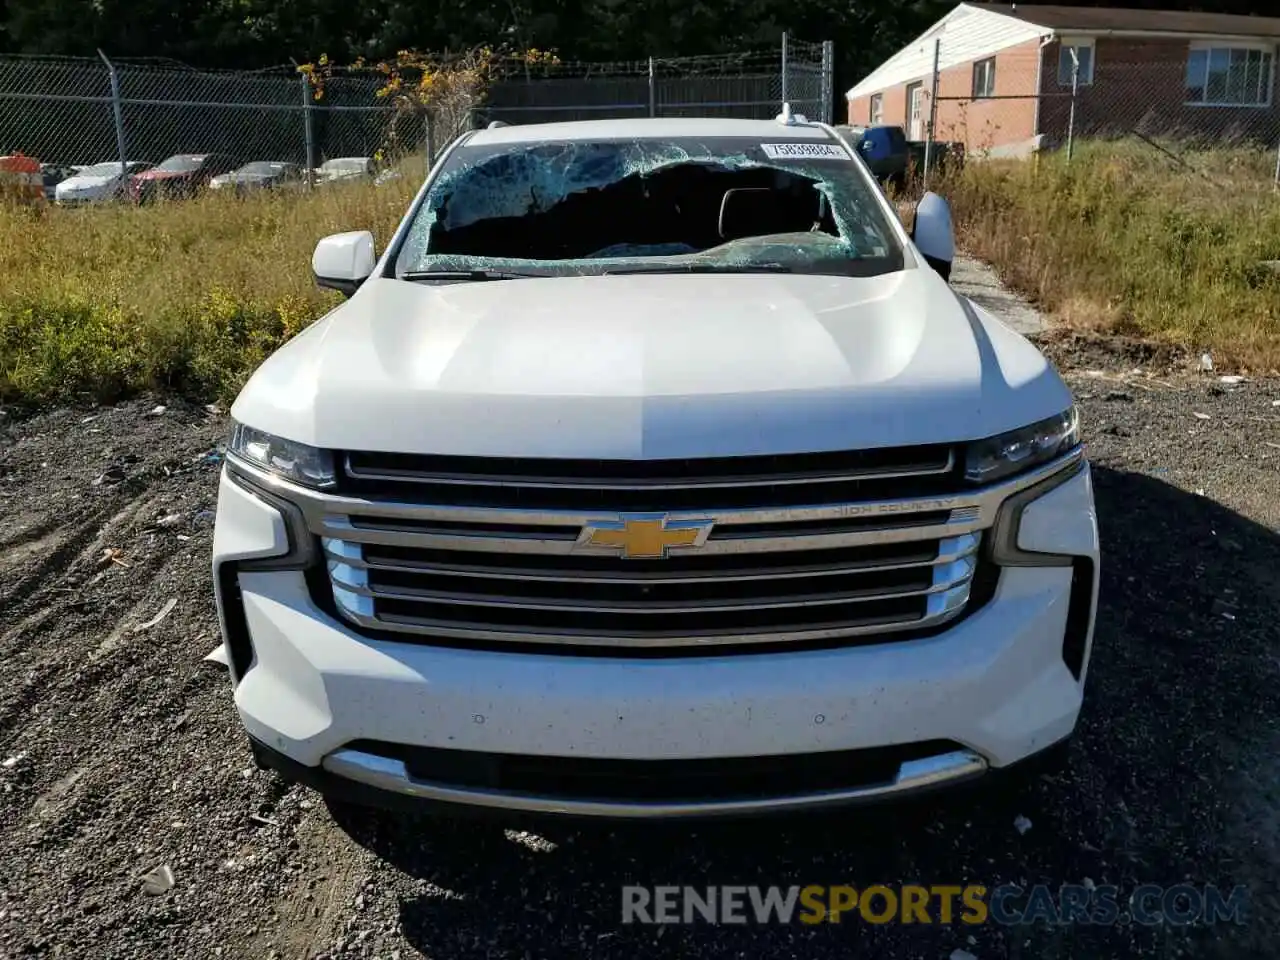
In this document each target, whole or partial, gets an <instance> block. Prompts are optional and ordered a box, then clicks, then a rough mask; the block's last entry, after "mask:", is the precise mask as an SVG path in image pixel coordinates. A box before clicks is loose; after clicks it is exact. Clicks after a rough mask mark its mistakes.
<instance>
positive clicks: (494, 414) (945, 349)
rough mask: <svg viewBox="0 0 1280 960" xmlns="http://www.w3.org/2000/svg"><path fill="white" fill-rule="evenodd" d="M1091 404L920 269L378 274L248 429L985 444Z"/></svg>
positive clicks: (280, 374) (270, 366) (352, 442)
mask: <svg viewBox="0 0 1280 960" xmlns="http://www.w3.org/2000/svg"><path fill="white" fill-rule="evenodd" d="M1070 402H1071V397H1070V393H1069V391H1068V390H1067V388H1066V387H1065V385H1064V384H1063V383H1062V381H1061V380H1060V379H1059V377H1058V376H1057V374H1056V373H1055V372H1054V371H1053V369H1052V367H1050V366H1049V365H1048V363H1047V362H1046V361H1045V359H1044V358H1043V357H1042V356H1041V355H1040V353H1039V352H1038V351H1037V350H1036V349H1035V347H1033V346H1032V345H1031V344H1030V343H1029V342H1028V341H1026V340H1025V339H1023V338H1022V337H1021V336H1020V335H1018V334H1016V333H1014V332H1013V331H1011V330H1010V329H1008V328H1007V327H1005V326H1003V325H1002V324H1000V323H999V322H998V321H996V320H995V319H994V318H992V317H990V315H988V314H984V313H983V312H982V311H980V310H977V308H974V312H973V313H972V314H970V313H969V312H967V311H966V310H965V308H964V307H963V306H962V303H961V301H960V300H959V299H958V298H957V297H956V295H955V294H954V292H953V291H952V290H951V288H950V287H948V286H947V285H946V284H945V283H944V282H943V281H942V280H941V278H939V277H938V276H937V274H936V273H934V272H933V271H932V270H927V269H908V270H906V271H903V272H900V273H896V274H891V275H888V276H883V277H875V278H870V279H851V278H838V277H823V276H805V275H798V274H782V275H779V274H735V275H725V274H722V275H705V274H703V275H671V274H650V275H632V276H614V277H571V278H556V279H522V280H510V281H485V282H462V283H456V284H447V285H441V286H430V285H426V284H418V283H409V282H404V281H399V280H389V279H373V280H370V281H368V282H366V283H365V285H364V286H363V287H362V288H361V289H360V291H359V292H358V293H356V295H355V296H354V297H352V298H351V300H349V301H348V302H347V303H345V304H343V305H342V306H341V307H339V308H338V309H336V310H334V311H333V312H331V313H330V314H329V315H328V316H326V317H324V318H323V319H321V320H320V321H318V322H317V323H316V324H314V325H313V326H312V327H311V328H310V329H308V330H307V331H305V332H304V333H302V334H300V335H299V336H298V337H296V338H295V339H294V340H293V341H292V342H290V343H289V344H287V345H286V346H285V347H283V348H282V349H281V350H280V351H278V352H277V353H276V354H275V355H274V356H272V357H271V358H270V359H269V360H267V362H266V363H265V364H264V365H263V366H262V367H261V368H260V369H259V370H258V372H257V373H256V374H255V375H254V376H253V378H252V379H251V380H250V382H249V384H248V385H247V386H246V387H245V389H244V391H243V392H242V393H241V395H240V397H239V398H238V399H237V400H236V402H235V405H234V406H233V408H232V415H233V416H234V417H235V418H236V419H237V420H239V421H241V422H244V423H247V424H249V425H251V426H253V427H257V428H259V429H262V430H266V431H269V432H271V433H274V434H277V435H280V436H284V437H288V438H290V439H292V440H296V441H300V442H303V443H309V444H313V445H315V446H319V447H329V448H334V449H347V450H352V449H355V450H371V451H397V452H404V453H441V454H462V455H476V456H532V457H539V456H545V457H600V458H647V459H660V458H668V457H706V456H738V455H749V454H761V453H793V452H803V451H815V452H816V451H822V450H838V449H857V448H870V447H880V446H896V445H901V444H914V443H938V442H954V441H960V440H971V439H976V438H979V437H983V436H990V435H992V434H995V433H1000V432H1002V431H1005V430H1010V429H1014V428H1017V427H1020V426H1025V425H1026V424H1029V423H1032V422H1034V421H1035V420H1038V419H1040V418H1043V417H1047V416H1051V415H1053V414H1055V413H1059V412H1061V411H1062V410H1064V409H1066V407H1067V406H1068V405H1069V404H1070Z"/></svg>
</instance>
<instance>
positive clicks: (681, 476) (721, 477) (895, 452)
mask: <svg viewBox="0 0 1280 960" xmlns="http://www.w3.org/2000/svg"><path fill="white" fill-rule="evenodd" d="M343 466H344V472H343V477H342V490H343V492H344V493H350V494H355V495H368V494H372V495H375V496H397V497H401V498H405V499H410V500H421V501H426V502H433V503H450V504H457V505H460V506H477V507H491V508H505V509H543V510H571V511H572V510H581V509H584V508H587V509H590V508H596V507H601V508H605V509H612V510H624V511H643V510H660V511H667V512H672V511H679V510H700V509H728V508H735V507H748V508H754V507H765V506H787V505H802V504H813V503H839V502H842V501H852V500H866V499H873V498H877V497H893V496H926V495H928V494H930V493H937V492H938V491H940V490H946V491H954V489H955V488H956V486H957V480H958V471H957V461H956V456H955V452H954V450H952V449H951V448H950V447H947V446H926V447H912V448H905V449H903V448H890V449H884V450H862V451H838V452H833V453H814V454H791V455H779V456H751V457H718V458H711V459H703V460H571V459H567V460H552V459H538V458H498V457H493V458H486V457H431V456H416V455H408V454H388V453H357V452H351V453H348V454H346V456H345V457H344V458H343Z"/></svg>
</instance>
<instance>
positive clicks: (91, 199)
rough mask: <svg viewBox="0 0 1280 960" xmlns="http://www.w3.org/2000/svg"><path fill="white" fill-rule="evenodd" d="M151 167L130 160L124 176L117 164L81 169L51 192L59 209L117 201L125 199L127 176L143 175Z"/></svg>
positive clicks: (108, 163) (111, 163)
mask: <svg viewBox="0 0 1280 960" xmlns="http://www.w3.org/2000/svg"><path fill="white" fill-rule="evenodd" d="M150 167H151V164H149V163H144V162H142V161H141V160H130V161H129V162H128V164H127V165H126V168H125V170H124V172H121V168H120V161H119V160H108V161H106V162H104V163H95V164H93V165H92V166H88V167H80V168H79V172H77V173H76V174H75V175H73V176H70V177H67V179H65V180H63V181H62V182H60V183H59V184H58V185H57V186H56V187H55V188H54V200H55V201H56V202H57V203H58V204H59V205H61V206H75V205H77V204H82V203H101V202H103V201H105V200H117V199H119V198H120V197H122V196H124V194H125V192H126V190H127V188H128V184H129V177H130V175H131V174H135V173H142V171H144V170H147V169H149V168H150Z"/></svg>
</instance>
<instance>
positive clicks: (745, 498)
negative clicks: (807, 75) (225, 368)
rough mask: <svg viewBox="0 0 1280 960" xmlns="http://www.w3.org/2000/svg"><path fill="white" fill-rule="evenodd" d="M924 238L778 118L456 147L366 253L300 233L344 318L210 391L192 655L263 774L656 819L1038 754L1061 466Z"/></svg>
mask: <svg viewBox="0 0 1280 960" xmlns="http://www.w3.org/2000/svg"><path fill="white" fill-rule="evenodd" d="M673 158H680V159H679V160H673ZM744 161H745V162H744ZM531 197H534V198H536V200H537V202H536V203H531V202H530V198H531ZM954 253H955V239H954V235H953V231H952V219H951V213H950V209H949V207H948V205H947V203H946V201H945V200H943V199H942V198H941V197H939V196H938V195H936V194H932V193H929V194H926V195H925V196H924V198H923V199H922V200H921V201H920V203H919V205H918V208H917V211H916V214H915V219H914V225H913V226H912V227H911V228H910V229H908V228H906V227H905V226H904V225H903V224H902V223H901V222H900V221H899V219H898V216H897V213H896V211H895V209H894V207H893V205H892V204H891V203H890V202H889V200H888V198H887V197H886V196H885V194H884V193H883V191H882V190H881V189H880V188H879V187H878V186H877V183H876V181H875V179H874V178H873V177H872V176H871V174H870V172H869V171H868V170H867V168H866V166H865V165H864V164H861V163H857V162H855V161H854V158H853V157H851V156H850V154H849V151H848V149H847V148H846V147H845V146H843V145H842V144H841V142H840V139H839V137H838V135H837V133H836V132H835V131H834V130H833V129H832V128H831V127H829V126H826V125H823V124H818V123H811V122H808V121H802V120H799V119H797V118H795V117H794V116H787V115H786V114H785V113H784V115H783V116H782V117H780V118H779V120H777V121H760V120H755V121H752V120H727V119H710V118H704V119H692V118H691V119H676V118H669V119H647V118H646V119H638V120H625V121H624V120H602V121H586V122H577V123H563V124H540V125H536V126H529V127H524V128H508V129H501V130H476V131H471V132H468V133H465V134H463V135H462V136H461V137H460V138H459V139H458V140H457V141H455V142H454V144H453V145H452V146H451V147H450V148H449V149H448V151H447V152H446V154H445V155H444V157H443V158H442V160H441V161H440V163H439V164H438V166H437V167H436V168H435V170H434V171H433V174H432V176H431V177H430V178H429V179H428V182H427V183H426V184H425V186H424V189H423V190H422V191H421V192H420V193H419V194H418V195H417V197H415V199H414V200H413V201H412V202H411V205H410V207H409V209H408V210H407V212H406V215H405V217H404V218H403V220H402V221H401V223H400V225H399V227H398V229H397V230H396V231H395V233H394V234H393V235H392V237H391V238H390V242H389V243H388V245H387V247H386V249H385V250H384V251H383V252H382V253H381V255H378V254H377V253H375V248H374V239H373V235H372V234H371V233H369V232H367V231H354V232H350V233H341V234H337V235H334V236H331V237H327V238H325V239H323V240H321V241H320V242H319V244H318V245H317V246H316V248H315V253H314V255H313V257H312V260H311V266H312V270H313V272H314V274H315V276H316V278H317V281H318V283H319V284H320V285H321V286H324V287H328V288H332V289H334V290H339V291H341V292H342V293H343V294H345V295H346V296H347V297H348V299H347V300H346V301H345V302H344V303H342V304H340V305H339V306H337V307H336V309H334V310H332V311H330V312H329V313H327V314H326V315H325V316H324V317H322V318H321V319H320V320H318V321H316V323H315V325H313V326H312V327H311V328H310V329H309V330H308V331H307V332H306V333H304V334H302V335H300V336H298V337H295V338H294V339H292V340H291V341H289V342H288V343H286V344H285V345H284V346H283V347H282V348H281V349H280V350H279V351H278V352H277V353H275V354H274V355H273V356H271V357H270V358H268V359H267V360H266V362H265V363H264V364H262V366H261V367H260V368H259V369H258V370H257V371H256V372H255V373H254V374H253V376H252V377H251V378H250V380H249V381H248V383H247V384H246V386H245V387H244V389H243V390H242V391H241V393H240V395H239V397H238V398H237V399H236V400H235V403H234V404H233V406H232V408H231V417H232V419H233V421H234V422H233V425H232V430H231V434H230V437H229V441H228V446H227V453H226V457H225V461H224V466H223V472H222V474H221V478H220V485H219V494H218V505H217V514H216V526H215V530H214V536H213V578H214V583H215V590H216V597H217V607H218V612H219V620H220V624H221V630H222V645H221V648H220V651H219V653H218V654H217V655H218V656H221V657H222V658H223V659H224V662H226V663H228V665H229V670H230V680H231V685H232V688H233V692H234V704H235V709H236V710H237V711H238V713H239V716H240V719H241V721H242V722H243V725H244V727H245V729H246V730H247V732H248V735H249V739H250V743H251V745H252V749H253V752H254V756H255V758H256V759H257V762H258V763H259V764H260V765H262V766H264V767H271V768H274V769H276V770H278V771H280V772H281V773H282V774H284V776H285V777H286V778H288V779H293V780H297V781H301V782H303V783H306V784H310V785H312V786H314V787H316V788H318V789H320V790H322V791H325V792H327V793H329V794H331V795H332V796H334V797H335V798H339V799H344V800H353V801H359V802H362V803H374V804H387V805H392V806H412V805H415V804H417V805H422V804H430V803H436V804H441V805H443V809H446V810H448V809H453V810H456V809H458V808H459V806H461V807H487V808H491V809H492V808H497V809H499V810H502V811H506V812H508V813H510V812H514V811H524V812H535V813H554V814H561V815H579V816H602V817H630V818H655V817H684V816H710V815H719V814H735V815H737V814H747V813H752V812H761V811H771V812H776V811H781V810H787V809H802V808H814V807H829V806H833V805H837V804H844V803H854V802H862V801H871V800H891V799H896V798H899V797H902V796H904V795H907V794H910V793H912V792H915V791H921V790H930V789H935V788H939V787H943V786H947V785H952V784H958V783H960V782H962V781H968V780H971V779H974V778H977V777H979V776H982V775H984V774H988V773H994V772H1004V771H1014V770H1027V769H1029V768H1030V769H1034V768H1035V766H1036V765H1038V764H1043V763H1044V762H1045V758H1050V759H1052V760H1060V759H1061V758H1062V756H1063V745H1064V744H1065V743H1066V741H1067V738H1068V737H1070V735H1071V734H1072V732H1073V730H1074V729H1075V726H1076V722H1077V718H1078V716H1079V713H1080V709H1081V704H1082V701H1083V696H1084V689H1085V682H1086V679H1087V669H1088V662H1089V657H1090V651H1091V643H1092V633H1093V624H1094V618H1095V610H1096V598H1097V591H1098V569H1099V566H1098V563H1099V559H1098V558H1099V555H1098V529H1097V521H1096V515H1095V510H1094V501H1093V491H1092V486H1091V480H1090V468H1089V464H1088V462H1087V461H1086V459H1085V455H1084V449H1083V447H1082V445H1081V441H1080V431H1079V422H1078V420H1077V415H1076V411H1075V407H1074V405H1073V400H1072V396H1071V392H1070V390H1069V389H1068V388H1067V386H1066V384H1065V383H1064V382H1063V380H1062V379H1061V378H1060V377H1059V375H1058V374H1057V372H1056V371H1055V370H1054V368H1053V367H1052V365H1051V364H1050V363H1049V362H1048V361H1047V360H1046V359H1045V357H1044V356H1042V355H1041V354H1040V352H1039V351H1038V350H1037V348H1036V347H1035V346H1034V345H1033V344H1032V343H1030V342H1029V341H1028V340H1026V339H1024V338H1023V337H1022V336H1020V335H1018V334H1017V333H1015V332H1013V331H1012V330H1011V329H1009V328H1008V327H1006V326H1004V325H1003V324H1001V323H1000V322H999V321H998V320H997V319H996V318H994V317H993V316H992V315H991V314H989V313H987V312H986V311H985V310H983V309H982V307H980V306H979V305H977V304H975V303H973V302H971V301H970V300H968V299H966V298H965V297H964V296H962V295H961V294H960V293H959V292H958V291H957V290H955V289H954V288H953V287H952V286H951V285H950V284H949V282H948V278H949V276H950V269H951V262H952V260H953V258H954ZM280 266H281V269H284V265H283V264H282V265H280Z"/></svg>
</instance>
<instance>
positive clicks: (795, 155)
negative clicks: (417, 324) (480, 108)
mask: <svg viewBox="0 0 1280 960" xmlns="http://www.w3.org/2000/svg"><path fill="white" fill-rule="evenodd" d="M774 139H775V140H776V141H777V142H762V141H760V140H755V139H746V138H742V137H735V138H715V139H710V140H692V139H682V140H648V139H638V140H564V141H539V142H533V143H517V144H510V143H507V144H502V145H487V146H468V145H463V146H461V147H460V148H459V149H457V150H455V151H453V152H452V154H451V155H450V157H449V160H448V161H447V162H446V166H445V167H444V169H443V170H442V171H441V173H440V175H439V176H438V177H437V179H436V181H435V182H434V183H433V184H432V186H431V188H430V190H429V191H428V193H427V195H426V197H425V198H424V200H423V202H422V204H421V205H420V207H419V209H418V211H417V213H416V215H415V217H414V220H413V222H412V224H411V226H410V229H409V231H408V235H407V237H406V240H405V242H404V244H403V245H402V248H401V250H400V251H399V254H398V256H397V259H396V274H397V276H400V277H403V278H406V279H408V278H412V279H415V280H432V279H438V280H441V281H443V280H454V281H456V280H458V279H462V277H461V276H460V275H465V274H468V273H474V272H489V273H493V272H502V271H510V272H519V273H521V274H524V275H530V274H533V275H539V276H546V275H553V276H559V275H583V274H605V273H638V272H647V271H654V272H663V271H670V272H688V271H693V270H696V271H698V272H705V271H712V270H716V269H723V270H725V271H735V272H741V271H744V270H752V269H761V270H769V271H771V272H804V273H825V274H832V275H844V276H848V275H858V276H865V275H872V274H877V273H885V272H890V271H892V270H897V269H901V265H902V257H903V254H902V249H901V245H900V244H899V243H898V241H897V239H896V236H895V234H894V232H893V230H892V229H891V228H890V225H889V223H888V220H887V218H886V216H885V213H884V211H883V209H882V207H881V205H880V203H879V202H878V200H877V197H876V195H875V193H874V191H875V189H876V187H875V186H874V184H873V183H872V182H871V181H870V179H869V178H867V177H866V176H865V175H864V174H863V173H862V171H861V170H859V169H858V167H857V161H856V160H855V159H854V158H853V157H852V156H850V155H849V154H848V153H847V152H846V151H844V149H843V148H842V147H839V146H838V145H837V144H835V143H834V141H833V142H832V144H827V143H826V142H825V141H814V140H809V141H799V142H795V143H788V142H785V141H787V136H786V131H785V128H783V129H780V130H779V136H778V137H777V138H774ZM793 139H794V138H793ZM436 274H441V276H434V277H433V275H436Z"/></svg>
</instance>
